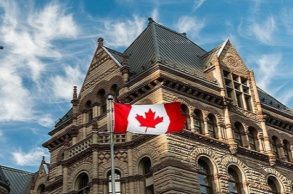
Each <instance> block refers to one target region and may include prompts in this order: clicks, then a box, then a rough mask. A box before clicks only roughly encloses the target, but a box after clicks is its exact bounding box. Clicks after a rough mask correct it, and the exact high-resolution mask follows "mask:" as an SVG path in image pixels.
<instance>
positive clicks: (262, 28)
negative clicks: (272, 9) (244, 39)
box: [249, 17, 277, 44]
mask: <svg viewBox="0 0 293 194" xmlns="http://www.w3.org/2000/svg"><path fill="white" fill-rule="evenodd" d="M276 29H277V24H276V21H275V18H274V17H269V18H267V19H266V20H264V21H263V22H261V23H257V22H253V23H252V24H251V27H250V28H249V31H250V34H251V36H254V37H255V38H256V39H257V40H258V41H260V42H262V43H265V44H271V43H272V42H273V41H274V39H273V38H274V32H275V31H276Z"/></svg>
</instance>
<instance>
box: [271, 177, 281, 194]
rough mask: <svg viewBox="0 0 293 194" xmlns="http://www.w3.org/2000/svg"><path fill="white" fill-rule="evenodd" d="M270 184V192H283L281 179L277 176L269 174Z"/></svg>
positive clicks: (273, 193)
mask: <svg viewBox="0 0 293 194" xmlns="http://www.w3.org/2000/svg"><path fill="white" fill-rule="evenodd" d="M268 185H269V189H270V190H269V193H270V194H280V193H281V189H280V184H279V181H278V180H277V179H276V178H275V177H273V176H269V178H268Z"/></svg>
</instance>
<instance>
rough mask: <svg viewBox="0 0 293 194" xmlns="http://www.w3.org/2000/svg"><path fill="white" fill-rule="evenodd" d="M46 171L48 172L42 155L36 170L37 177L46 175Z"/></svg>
mask: <svg viewBox="0 0 293 194" xmlns="http://www.w3.org/2000/svg"><path fill="white" fill-rule="evenodd" d="M48 173H49V168H48V164H47V163H46V161H45V157H43V159H42V162H41V164H40V166H39V170H38V172H37V177H38V178H41V177H44V176H47V175H48Z"/></svg>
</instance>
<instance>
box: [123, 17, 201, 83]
mask: <svg viewBox="0 0 293 194" xmlns="http://www.w3.org/2000/svg"><path fill="white" fill-rule="evenodd" d="M205 53H206V51H205V50H204V49H202V48H201V47H199V46H198V45H197V44H195V43H194V42H192V41H191V40H189V39H188V38H187V37H186V35H184V34H181V33H178V32H175V31H173V30H171V29H169V28H167V27H165V26H162V25H160V24H158V23H156V22H154V21H153V20H152V19H151V18H150V19H149V24H148V26H147V27H146V29H145V30H144V31H143V32H142V33H141V34H140V35H139V36H138V37H137V38H136V39H135V40H134V42H133V43H132V44H131V45H130V46H129V47H128V48H127V49H126V50H125V51H124V54H125V55H127V56H128V57H129V58H128V65H129V67H130V71H132V73H134V75H135V74H138V73H140V72H142V71H143V70H145V69H147V68H149V67H150V66H151V65H152V64H154V63H157V62H160V63H162V64H164V65H166V66H169V67H171V68H176V69H181V70H184V71H186V72H188V73H191V74H197V75H198V76H199V77H201V78H204V79H206V76H204V74H203V69H204V68H205V67H204V66H203V63H202V59H201V56H203V55H204V54H205Z"/></svg>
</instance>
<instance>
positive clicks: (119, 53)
mask: <svg viewBox="0 0 293 194" xmlns="http://www.w3.org/2000/svg"><path fill="white" fill-rule="evenodd" d="M104 47H105V48H106V49H108V50H110V51H113V52H114V53H116V54H118V55H121V56H122V55H123V53H121V52H120V51H117V50H115V49H112V48H109V47H107V46H104Z"/></svg>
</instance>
